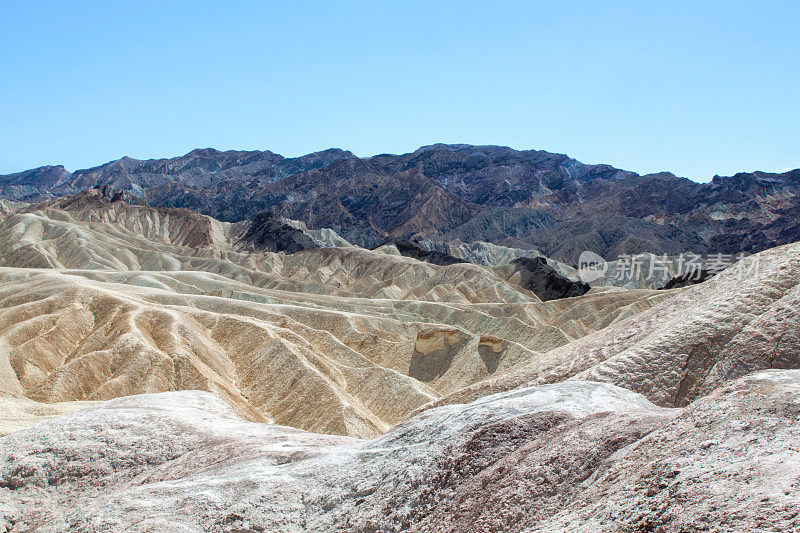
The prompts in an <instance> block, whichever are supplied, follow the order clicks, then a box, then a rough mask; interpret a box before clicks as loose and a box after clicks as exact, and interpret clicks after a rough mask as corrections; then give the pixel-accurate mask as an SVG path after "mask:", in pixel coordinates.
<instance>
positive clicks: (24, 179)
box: [0, 165, 70, 199]
mask: <svg viewBox="0 0 800 533" xmlns="http://www.w3.org/2000/svg"><path fill="white" fill-rule="evenodd" d="M69 175H70V173H69V171H68V170H67V169H66V168H64V166H63V165H45V166H42V167H37V168H32V169H30V170H24V171H22V172H16V173H14V174H6V175H2V176H0V186H16V187H31V188H37V189H42V190H49V189H51V188H52V187H54V186H55V185H57V184H58V183H60V182H61V181H63V180H65V179H67V178H68V177H69ZM8 196H9V197H10V196H11V195H8ZM12 199H17V198H12Z"/></svg>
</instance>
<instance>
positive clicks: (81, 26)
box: [0, 0, 800, 181]
mask: <svg viewBox="0 0 800 533" xmlns="http://www.w3.org/2000/svg"><path fill="white" fill-rule="evenodd" d="M0 8H1V9H2V11H1V13H0V173H7V172H14V171H19V170H23V169H27V168H30V167H34V166H40V165H44V164H59V163H60V164H64V165H65V166H66V167H67V168H68V169H70V170H75V169H77V168H85V167H88V166H93V165H96V164H100V163H103V162H105V161H108V160H111V159H116V158H118V157H121V156H123V155H129V156H132V157H136V158H152V157H167V156H174V155H180V154H183V153H186V152H188V151H189V150H191V149H192V148H195V147H215V148H219V149H269V150H272V151H275V152H278V153H281V154H284V155H289V156H293V155H300V154H303V153H307V152H310V151H314V150H319V149H323V148H327V147H332V146H335V147H341V148H346V149H350V150H352V151H353V152H355V153H356V154H358V155H362V156H365V155H374V154H377V153H384V152H392V153H401V152H407V151H411V150H414V149H415V148H417V147H418V146H420V145H424V144H430V143H433V142H466V143H474V144H502V145H508V146H512V147H514V148H521V149H523V148H537V149H546V150H550V151H556V152H563V153H567V154H570V155H572V156H573V157H575V158H577V159H579V160H581V161H584V162H588V163H600V162H604V163H611V164H613V165H616V166H618V167H621V168H625V169H630V170H635V171H638V172H650V171H658V170H671V171H674V172H675V173H676V174H678V175H682V176H686V177H689V178H693V179H697V180H700V181H706V180H708V179H710V177H711V176H713V175H714V174H715V173H718V174H731V173H734V172H737V171H749V170H755V169H761V170H769V171H781V170H784V169H787V168H795V167H800V38H798V28H800V2H796V1H773V2H765V1H760V2H737V1H720V2H710V1H702V0H695V1H691V2H682V1H672V2H649V1H646V2H645V1H641V2H602V1H598V2H589V1H587V2H569V1H558V2H554V1H548V2H486V1H484V2H468V1H463V2H452V3H438V2H396V3H384V2H359V3H355V2H289V1H287V2H281V3H271V2H240V3H237V2H224V3H223V2H171V1H168V0H161V1H158V2H147V1H138V2H130V3H129V2H80V1H78V2H33V1H32V2H23V1H21V0H17V1H14V2H6V1H2V0H0Z"/></svg>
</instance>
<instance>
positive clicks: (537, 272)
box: [512, 257, 590, 302]
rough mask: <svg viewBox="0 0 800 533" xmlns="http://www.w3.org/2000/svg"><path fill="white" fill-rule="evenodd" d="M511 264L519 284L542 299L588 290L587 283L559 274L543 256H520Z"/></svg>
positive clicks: (579, 294) (577, 293)
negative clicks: (517, 275) (517, 274)
mask: <svg viewBox="0 0 800 533" xmlns="http://www.w3.org/2000/svg"><path fill="white" fill-rule="evenodd" d="M512 264H513V265H514V266H515V267H516V270H517V272H518V273H519V276H520V278H519V284H520V286H521V287H522V288H523V289H527V290H529V291H531V292H532V293H533V294H535V295H536V296H537V297H538V298H539V299H540V300H542V301H545V302H546V301H548V300H557V299H559V298H572V297H575V296H581V295H583V294H586V293H587V292H589V289H590V287H589V284H587V283H584V282H582V281H573V280H571V279H569V278H567V277H565V276H563V275H561V274H559V273H558V272H557V271H556V269H555V268H553V267H552V266H550V265H548V264H547V259H545V258H544V257H520V258H518V259H514V261H513V262H512Z"/></svg>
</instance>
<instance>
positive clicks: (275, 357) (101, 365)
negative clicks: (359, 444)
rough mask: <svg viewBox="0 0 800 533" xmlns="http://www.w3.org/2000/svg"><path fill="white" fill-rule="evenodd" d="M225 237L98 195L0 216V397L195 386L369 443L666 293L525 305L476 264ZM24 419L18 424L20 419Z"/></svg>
mask: <svg viewBox="0 0 800 533" xmlns="http://www.w3.org/2000/svg"><path fill="white" fill-rule="evenodd" d="M243 231H244V230H243V228H242V227H240V226H237V225H234V224H227V223H222V222H219V221H216V220H214V219H211V218H209V217H206V216H203V215H198V214H196V213H192V212H189V211H186V210H182V209H162V208H158V209H156V208H152V207H147V206H139V205H129V204H127V203H125V202H123V201H108V199H107V198H106V197H105V196H104V195H103V194H102V193H100V192H99V191H87V192H85V193H82V194H81V195H77V196H75V197H68V198H59V199H56V200H51V201H48V202H46V203H44V204H39V205H36V206H31V207H30V208H27V209H25V210H23V211H22V212H17V213H14V214H12V215H11V216H9V217H8V218H6V219H5V220H3V221H2V222H0V249H2V250H3V253H2V254H0V263H2V265H4V266H3V267H0V372H2V373H3V376H4V377H3V379H2V380H0V393H2V394H3V395H5V396H8V397H11V398H28V399H31V400H34V401H37V402H47V403H56V402H70V401H100V400H108V399H111V398H115V397H119V396H125V395H130V394H137V393H146V392H163V391H170V390H183V389H199V390H206V391H213V392H215V393H217V394H219V395H220V396H221V397H222V398H223V399H224V400H225V401H226V402H228V403H229V404H230V405H231V406H233V408H234V409H235V410H236V411H237V412H238V413H239V414H240V415H241V416H243V417H245V418H247V419H249V420H254V421H262V422H276V423H280V424H284V425H289V426H294V427H298V428H302V429H306V430H310V431H317V432H325V433H336V434H344V435H354V436H360V437H369V436H375V435H378V434H380V433H382V432H384V431H386V430H387V429H388V428H390V427H391V426H392V425H394V424H396V423H398V422H400V421H402V420H404V419H405V418H407V416H408V415H409V414H410V413H411V412H413V411H415V410H417V409H419V408H421V407H423V406H424V405H426V404H428V403H430V402H432V401H436V400H438V399H440V398H442V397H443V396H445V395H448V394H451V393H453V392H455V391H458V390H460V389H462V388H463V387H465V386H467V385H470V384H472V383H475V382H477V381H480V380H482V379H485V378H486V377H488V376H491V375H494V374H496V373H498V372H502V371H503V370H505V369H508V368H510V367H512V366H514V365H516V364H519V363H521V362H523V361H526V360H530V359H534V358H538V357H540V354H541V353H543V352H547V351H549V350H552V349H553V348H557V347H559V346H562V345H564V344H566V343H569V342H571V341H573V340H575V339H578V338H580V337H582V336H584V335H586V334H588V333H591V332H593V331H597V330H599V329H602V328H605V327H607V326H608V325H609V324H612V323H614V322H616V321H619V320H623V319H625V318H627V317H630V316H633V315H635V314H636V313H639V312H641V311H642V310H645V309H647V308H649V307H651V306H652V305H655V304H656V303H658V302H660V301H662V300H664V299H666V298H669V297H670V294H667V293H664V292H657V291H618V290H603V289H598V290H596V291H593V292H592V293H590V294H588V295H586V296H585V297H583V298H570V299H564V300H558V301H551V302H540V301H538V299H537V298H536V297H535V296H533V295H532V294H530V293H529V292H527V291H525V290H523V289H521V288H519V287H518V286H515V285H514V284H513V282H510V281H508V280H505V279H503V278H502V277H501V276H498V275H497V274H496V273H495V272H494V271H493V270H492V269H490V268H484V267H481V266H478V265H473V264H457V265H450V266H444V267H441V266H436V265H431V264H427V263H423V262H420V261H417V260H414V259H411V258H407V257H400V256H388V255H386V254H382V253H378V252H371V251H368V250H364V249H361V248H355V247H343V248H324V249H312V250H306V251H303V252H299V253H294V254H288V255H287V254H284V253H265V252H264V253H260V252H254V251H252V250H244V249H242V247H241V246H240V245H239V241H238V240H237V239H238V238H239V237H240V236H241V235H242V233H243ZM32 420H33V419H32Z"/></svg>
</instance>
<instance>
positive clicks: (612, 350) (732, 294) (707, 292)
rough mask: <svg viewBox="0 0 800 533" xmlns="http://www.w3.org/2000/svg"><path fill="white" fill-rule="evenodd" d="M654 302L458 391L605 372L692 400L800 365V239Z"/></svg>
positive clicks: (458, 396)
mask: <svg viewBox="0 0 800 533" xmlns="http://www.w3.org/2000/svg"><path fill="white" fill-rule="evenodd" d="M665 292H672V293H674V294H675V295H674V296H673V297H672V298H669V299H667V300H665V301H663V302H661V303H660V304H658V305H656V306H654V307H652V308H651V309H649V310H646V311H643V312H642V313H639V314H637V315H635V316H632V317H630V318H627V319H626V320H623V321H620V322H618V323H617V324H614V325H613V326H610V327H608V328H605V329H603V330H599V331H596V332H594V333H592V334H589V335H586V336H584V337H583V338H581V339H578V340H575V341H574V342H571V343H569V344H565V345H563V346H561V347H559V348H557V349H554V350H552V351H550V352H548V353H547V354H545V355H543V356H542V357H539V358H536V359H531V360H529V361H526V362H524V363H521V364H520V365H518V366H516V367H514V368H511V369H508V370H507V371H505V372H502V373H498V374H496V375H494V376H491V377H489V378H487V379H486V380H484V381H482V382H479V383H476V384H474V385H471V386H468V387H466V388H465V389H464V390H461V391H458V392H456V393H454V394H453V395H452V396H451V397H449V398H447V399H445V400H444V402H462V401H467V400H470V399H473V398H477V397H480V396H483V395H486V394H489V393H492V392H496V391H498V390H509V389H513V388H515V387H518V386H523V385H531V384H537V383H553V382H559V381H563V380H566V379H581V380H586V379H588V380H595V381H603V382H609V383H614V384H616V385H619V386H622V387H625V388H628V389H630V390H634V391H637V392H641V393H642V394H644V395H646V396H647V397H648V398H649V399H650V400H651V401H653V402H655V403H657V404H659V405H664V406H683V405H686V404H687V403H689V402H691V401H693V400H695V399H697V398H699V397H701V396H702V395H704V394H707V393H708V392H710V391H711V390H713V389H715V388H716V387H719V386H720V385H722V384H724V383H725V382H726V381H728V380H730V379H733V378H737V377H740V376H743V375H745V374H747V373H749V372H753V371H756V370H760V369H769V368H776V369H781V368H797V367H798V366H800V326H798V324H800V244H798V243H794V244H788V245H784V246H781V247H778V248H773V249H770V250H767V251H764V252H761V253H759V254H756V255H754V256H751V257H749V258H747V259H745V260H742V261H740V262H739V263H737V264H736V265H734V266H733V267H731V268H729V269H727V270H725V271H724V272H722V273H721V274H719V275H717V276H716V277H714V278H712V279H711V280H709V281H707V282H705V283H703V284H700V285H695V286H693V287H689V288H686V289H678V290H674V291H665Z"/></svg>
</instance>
